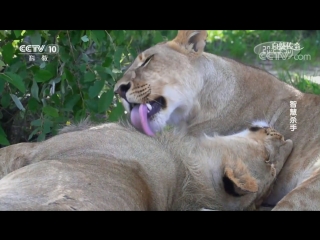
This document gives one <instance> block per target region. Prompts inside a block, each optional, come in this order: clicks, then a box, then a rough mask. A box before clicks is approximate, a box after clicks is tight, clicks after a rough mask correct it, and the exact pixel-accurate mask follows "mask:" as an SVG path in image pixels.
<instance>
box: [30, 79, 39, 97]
mask: <svg viewBox="0 0 320 240" xmlns="http://www.w3.org/2000/svg"><path fill="white" fill-rule="evenodd" d="M38 95H39V87H38V84H37V82H36V81H35V80H33V81H32V87H31V96H32V97H34V98H35V99H37V100H38V101H40V100H39V97H38Z"/></svg>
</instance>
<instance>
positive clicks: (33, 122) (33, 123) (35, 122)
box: [30, 119, 42, 127]
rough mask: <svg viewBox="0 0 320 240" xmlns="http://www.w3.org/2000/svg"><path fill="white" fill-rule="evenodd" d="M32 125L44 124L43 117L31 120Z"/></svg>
mask: <svg viewBox="0 0 320 240" xmlns="http://www.w3.org/2000/svg"><path fill="white" fill-rule="evenodd" d="M30 124H31V126H35V127H40V126H41V125H42V120H41V119H36V120H33V121H31V123H30Z"/></svg>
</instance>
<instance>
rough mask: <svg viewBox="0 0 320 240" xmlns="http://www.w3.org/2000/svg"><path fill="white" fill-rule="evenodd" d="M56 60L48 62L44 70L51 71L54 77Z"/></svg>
mask: <svg viewBox="0 0 320 240" xmlns="http://www.w3.org/2000/svg"><path fill="white" fill-rule="evenodd" d="M57 68H58V66H57V62H50V63H48V64H47V65H46V67H45V70H47V71H48V72H50V73H51V75H52V76H53V77H54V76H56V75H57Z"/></svg>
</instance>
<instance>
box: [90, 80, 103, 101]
mask: <svg viewBox="0 0 320 240" xmlns="http://www.w3.org/2000/svg"><path fill="white" fill-rule="evenodd" d="M103 87H104V80H99V81H95V83H94V85H93V86H91V87H90V88H89V97H90V98H94V97H96V96H98V95H99V93H100V92H101V90H102V88H103Z"/></svg>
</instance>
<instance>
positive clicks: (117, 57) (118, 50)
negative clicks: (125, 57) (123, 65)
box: [113, 47, 123, 69]
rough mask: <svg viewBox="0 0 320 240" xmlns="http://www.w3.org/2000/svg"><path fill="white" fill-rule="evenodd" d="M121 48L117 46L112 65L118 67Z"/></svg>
mask: <svg viewBox="0 0 320 240" xmlns="http://www.w3.org/2000/svg"><path fill="white" fill-rule="evenodd" d="M122 52H123V49H122V48H121V47H118V49H117V51H116V52H115V53H114V56H113V61H114V65H115V66H116V67H117V68H119V69H120V60H121V56H122Z"/></svg>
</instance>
